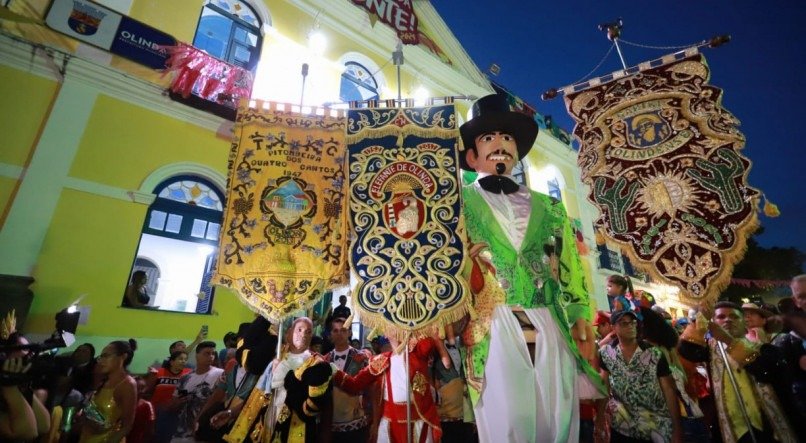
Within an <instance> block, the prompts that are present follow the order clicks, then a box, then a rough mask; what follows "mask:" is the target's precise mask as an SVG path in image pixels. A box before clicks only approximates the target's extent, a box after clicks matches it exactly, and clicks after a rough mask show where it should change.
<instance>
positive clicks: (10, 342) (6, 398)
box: [0, 310, 50, 441]
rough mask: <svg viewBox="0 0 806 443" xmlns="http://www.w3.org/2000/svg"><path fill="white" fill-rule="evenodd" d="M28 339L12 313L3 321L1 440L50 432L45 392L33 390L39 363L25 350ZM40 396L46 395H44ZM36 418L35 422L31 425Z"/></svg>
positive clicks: (0, 329)
mask: <svg viewBox="0 0 806 443" xmlns="http://www.w3.org/2000/svg"><path fill="white" fill-rule="evenodd" d="M28 344H29V343H28V340H27V339H26V338H25V337H24V336H23V335H22V334H20V333H19V332H18V331H17V328H16V317H15V312H14V311H13V310H12V311H11V312H9V313H8V315H7V316H6V317H5V318H3V320H2V322H0V347H1V348H2V350H3V352H0V360H2V367H0V437H2V441H28V440H32V439H35V438H36V437H38V436H40V435H45V434H47V433H48V430H50V413H49V412H48V410H47V408H45V405H44V400H43V398H46V394H43V392H44V391H42V390H38V391H39V392H35V391H34V390H33V389H32V384H33V383H32V382H33V378H34V376H32V375H31V373H29V370H31V369H32V368H33V365H34V363H36V360H35V356H34V359H32V358H31V357H32V356H31V355H30V351H29V350H28V349H27V348H25V346H26V345H28ZM38 394H43V395H42V396H40V395H38ZM31 418H33V422H31Z"/></svg>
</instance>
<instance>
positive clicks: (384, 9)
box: [352, 0, 420, 45]
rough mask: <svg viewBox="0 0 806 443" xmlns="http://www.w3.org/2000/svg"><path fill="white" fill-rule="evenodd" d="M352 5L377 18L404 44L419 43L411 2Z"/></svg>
mask: <svg viewBox="0 0 806 443" xmlns="http://www.w3.org/2000/svg"><path fill="white" fill-rule="evenodd" d="M352 1H353V4H355V5H357V6H359V7H361V8H363V9H365V10H366V11H367V12H368V13H369V14H370V16H374V17H377V18H378V19H379V20H380V21H382V22H383V23H385V24H387V25H389V26H390V27H391V28H392V29H394V30H395V33H397V36H398V38H400V41H402V42H403V43H404V44H407V45H416V44H418V43H420V40H419V37H418V32H417V15H416V14H415V13H414V7H413V6H412V4H411V0H352Z"/></svg>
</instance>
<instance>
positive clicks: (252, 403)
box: [198, 316, 278, 443]
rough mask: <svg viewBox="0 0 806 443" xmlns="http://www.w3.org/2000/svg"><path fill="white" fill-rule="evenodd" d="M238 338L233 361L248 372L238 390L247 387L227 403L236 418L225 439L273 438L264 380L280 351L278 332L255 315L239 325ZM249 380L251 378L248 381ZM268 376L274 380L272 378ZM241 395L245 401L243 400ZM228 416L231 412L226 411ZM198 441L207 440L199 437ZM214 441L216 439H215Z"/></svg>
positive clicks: (238, 442)
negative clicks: (268, 420) (265, 420)
mask: <svg viewBox="0 0 806 443" xmlns="http://www.w3.org/2000/svg"><path fill="white" fill-rule="evenodd" d="M238 337H239V338H238V340H237V344H236V351H235V357H236V359H237V360H234V361H233V363H235V362H236V361H237V363H236V365H237V367H240V368H242V371H246V374H247V375H246V377H245V378H244V380H246V381H244V382H243V383H244V386H243V387H241V386H238V387H237V392H241V393H243V392H244V391H243V389H245V388H248V389H249V391H248V392H246V394H239V395H235V396H234V397H233V400H234V399H237V401H233V402H231V403H228V404H227V406H226V410H227V411H230V413H229V415H232V417H234V418H235V420H234V422H233V424H232V426H231V428H230V429H229V431H228V433H227V434H226V435H224V437H223V440H224V441H226V442H229V443H241V442H246V443H250V442H263V441H266V440H268V439H269V438H270V437H271V434H270V432H271V430H270V429H269V430H267V428H266V426H265V423H264V419H265V416H266V411H267V410H268V409H269V408H268V406H269V404H270V401H271V395H270V394H271V389H270V388H268V387H267V386H266V385H265V383H263V381H264V379H265V378H266V374H267V372H268V371H270V370H271V369H270V368H271V365H270V363H269V362H271V361H273V360H274V357H275V356H276V354H277V340H278V338H277V334H276V331H274V330H273V329H272V325H271V324H270V323H269V321H268V320H266V319H265V318H264V317H262V316H258V317H257V318H255V320H254V321H252V323H243V324H241V327H240V328H238ZM225 378H226V379H228V380H231V381H233V383H232V384H231V389H232V390H233V392H235V391H236V388H235V385H236V384H235V383H234V380H233V379H232V376H231V375H230V376H229V377H227V375H226V374H225ZM247 379H248V380H247ZM269 379H271V378H270V377H269ZM241 396H243V397H245V401H241V400H242V398H241ZM224 414H225V415H226V414H228V413H226V412H225V413H224ZM198 440H199V441H206V440H205V439H203V438H199V439H198ZM212 440H216V441H217V439H215V438H213V439H212Z"/></svg>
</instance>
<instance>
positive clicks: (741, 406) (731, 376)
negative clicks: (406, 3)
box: [716, 341, 758, 443]
mask: <svg viewBox="0 0 806 443" xmlns="http://www.w3.org/2000/svg"><path fill="white" fill-rule="evenodd" d="M716 347H717V348H719V355H720V356H721V357H722V361H723V362H724V363H725V372H727V373H728V378H729V379H730V384H731V386H733V392H734V393H735V394H736V398H738V399H740V400H739V402H738V403H739V409H740V410H741V411H742V418H743V419H744V423H745V425H746V426H747V432H749V433H750V439H751V440H752V441H753V443H756V442H757V441H758V440H756V434H755V433H754V432H753V426H752V425H751V424H750V416H749V415H748V414H747V408H745V406H744V402H742V401H741V398H742V396H741V393H740V392H739V384H738V383H737V382H736V376H735V375H734V374H733V367H731V365H730V362H729V361H728V354H726V353H725V345H724V343H722V342H720V341H717V343H716Z"/></svg>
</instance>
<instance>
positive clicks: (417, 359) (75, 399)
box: [0, 275, 806, 443]
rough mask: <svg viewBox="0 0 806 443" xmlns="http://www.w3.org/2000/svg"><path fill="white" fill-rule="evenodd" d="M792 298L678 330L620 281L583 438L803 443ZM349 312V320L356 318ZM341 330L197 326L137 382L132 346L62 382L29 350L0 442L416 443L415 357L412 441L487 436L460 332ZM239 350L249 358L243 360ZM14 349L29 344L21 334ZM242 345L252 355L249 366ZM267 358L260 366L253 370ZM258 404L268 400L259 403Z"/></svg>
mask: <svg viewBox="0 0 806 443" xmlns="http://www.w3.org/2000/svg"><path fill="white" fill-rule="evenodd" d="M791 288H792V297H791V302H792V303H791V305H790V304H789V303H788V302H789V301H790V300H787V301H783V302H782V303H780V305H781V307H782V308H784V311H783V312H782V311H781V310H779V309H778V307H777V306H772V305H766V304H753V303H745V304H744V305H741V306H740V305H737V304H733V303H731V302H725V301H720V302H717V303H716V304H715V305H713V306H702V307H700V308H699V309H692V310H691V311H690V312H689V315H688V316H687V317H685V318H681V319H672V318H671V316H670V315H669V314H668V313H667V312H666V311H664V310H663V309H660V308H659V307H658V306H657V305H654V304H653V303H652V302H651V301H647V300H646V299H643V298H641V297H640V296H635V295H633V294H634V293H635V292H634V291H632V290H631V287H630V282H629V279H627V278H625V277H621V276H611V278H610V279H609V281H608V298H609V301H610V302H611V308H612V309H611V310H609V311H598V312H597V314H596V316H595V318H594V321H593V326H594V328H595V332H594V334H595V336H596V344H597V348H598V352H597V353H596V356H595V357H594V358H592V359H591V364H592V365H593V366H594V367H595V368H597V370H599V372H600V374H601V375H602V378H603V380H604V382H605V384H606V386H607V388H608V396H607V397H606V398H604V399H599V400H593V401H589V400H581V401H580V404H579V410H580V415H579V417H580V430H581V431H580V441H585V442H594V441H596V442H603V441H613V442H635V441H653V442H655V441H685V442H718V441H725V442H734V441H735V442H750V441H756V442H773V441H778V442H795V441H800V440H802V438H803V436H806V428H804V425H805V424H806V408H805V407H804V405H806V396H805V395H804V394H805V393H806V341H804V338H803V337H806V331H804V329H806V275H802V276H798V277H795V278H794V279H793V280H792V284H791ZM340 314H342V315H344V314H346V315H348V316H349V315H350V312H349V309H348V310H347V311H346V312H340ZM347 321H348V320H347V319H345V318H342V317H335V318H334V317H333V316H331V317H330V318H328V320H327V323H326V329H325V330H324V331H323V332H325V333H324V334H323V336H324V337H319V340H314V338H315V336H314V335H313V330H314V324H313V322H312V321H311V320H310V319H308V318H307V317H300V318H297V319H296V320H294V321H293V323H292V324H291V326H290V328H289V330H288V331H287V333H286V334H285V336H284V340H283V343H284V344H283V346H282V348H281V349H282V351H281V354H280V355H279V356H276V355H274V354H275V353H274V352H273V351H271V349H272V348H275V349H276V344H277V337H276V336H275V335H273V334H272V333H271V332H269V330H270V328H269V324H268V322H266V321H265V320H263V319H261V322H260V327H258V328H257V332H252V337H251V339H250V337H249V334H250V332H249V329H250V327H251V328H252V329H255V326H254V325H250V324H248V323H247V324H243V325H241V327H240V329H239V332H238V333H227V334H226V335H225V337H224V342H225V343H226V346H225V347H224V348H223V349H220V350H218V351H217V346H216V343H215V342H213V341H209V340H207V339H206V338H207V337H206V331H204V330H203V331H200V332H199V335H198V336H197V337H196V339H195V340H194V341H193V342H192V343H190V344H189V345H186V344H185V343H184V342H183V341H177V342H175V343H173V344H171V346H170V348H169V349H168V352H169V356H168V358H166V359H165V360H164V361H163V362H162V364H161V365H159V366H158V367H154V368H150V369H149V371H148V372H147V373H145V374H140V375H134V374H131V373H130V372H129V371H128V366H129V364H130V363H131V361H132V358H133V356H134V354H135V352H136V350H137V343H136V341H135V340H134V339H130V340H128V341H113V342H111V343H109V344H108V345H107V346H105V347H104V348H103V349H102V350H101V352H100V353H99V354H97V355H96V350H95V348H94V347H93V346H92V345H91V344H88V343H85V344H82V345H80V346H78V347H76V349H75V350H74V351H73V352H72V354H69V355H68V356H65V357H63V358H64V359H65V361H64V362H63V363H62V364H60V365H58V367H60V368H62V369H60V373H59V375H58V376H57V377H43V378H31V377H25V375H26V373H27V371H28V370H29V366H30V364H26V363H25V358H24V357H25V352H26V351H25V350H19V351H15V352H11V353H7V355H6V356H5V359H4V360H3V366H2V374H3V377H2V380H3V383H2V386H1V387H0V398H1V399H2V403H1V404H2V409H0V438H2V440H3V441H36V440H37V439H39V441H62V442H71V441H73V442H75V441H78V442H117V441H122V440H123V439H124V438H125V441H127V442H130V443H132V442H133V443H137V442H180V443H182V442H195V441H228V442H235V441H238V442H240V441H255V442H257V441H281V442H285V441H306V442H313V441H332V442H364V441H369V442H374V441H392V442H400V441H406V432H407V430H406V426H405V423H406V422H407V420H406V418H407V413H406V410H405V408H406V406H405V405H406V402H405V398H406V396H407V394H406V386H407V383H406V378H405V374H406V371H405V366H404V364H405V362H404V358H403V356H404V355H405V354H406V352H408V355H407V358H408V364H409V371H408V374H409V380H408V389H409V393H410V395H411V397H410V410H409V412H408V417H409V419H410V420H411V422H412V423H414V426H413V427H412V428H410V432H412V434H413V441H418V442H420V441H423V442H437V441H443V442H463V443H469V442H473V441H479V436H478V432H477V429H476V425H475V423H474V417H473V410H472V408H471V407H470V406H469V402H468V400H467V386H466V383H465V372H464V364H463V358H462V356H461V355H460V349H461V347H462V343H461V338H460V337H451V338H450V339H449V338H444V339H442V338H439V337H438V336H436V335H435V336H434V337H426V338H421V339H419V340H414V339H412V340H410V341H409V342H408V343H401V342H399V341H398V340H396V339H395V338H394V337H390V339H386V338H384V337H376V338H374V339H373V340H372V341H371V342H370V343H369V344H368V346H366V347H360V346H359V343H358V341H357V340H352V337H351V328H350V325H349V324H347V323H346V322H347ZM256 322H257V320H256ZM243 339H245V340H246V342H247V344H246V345H243V342H244V340H243ZM250 340H251V342H250ZM267 340H268V342H266V341H267ZM239 341H241V342H242V346H243V347H244V349H240V350H238V349H236V343H238V342H239ZM260 342H266V344H265V345H261V344H259V343H260ZM314 342H317V343H318V345H313V343H314ZM4 343H5V347H8V345H9V344H14V345H25V344H27V341H26V340H25V338H24V337H23V336H22V335H20V334H19V333H17V332H13V333H12V334H10V335H9V336H8V337H4ZM260 346H264V348H260ZM245 349H249V350H250V351H252V354H253V357H250V358H249V359H247V358H245V357H244V355H245V354H247V352H244V351H245ZM258 354H260V355H261V356H262V360H260V362H259V363H257V364H255V362H256V361H258V360H256V359H255V356H257V355H258ZM267 354H269V355H267ZM222 357H223V358H222ZM64 368H66V369H67V370H66V371H65V370H63V369H64ZM267 393H268V394H271V395H269V396H266V394H267ZM255 394H258V395H255ZM253 396H255V397H258V398H269V399H268V400H266V401H263V402H260V403H258V404H257V406H255V404H254V402H252V403H250V401H251V398H250V397H253ZM57 407H58V408H57ZM56 409H58V410H59V412H58V415H59V417H60V418H59V421H58V422H55V421H54V420H53V418H56V415H57V413H56ZM68 410H69V411H71V413H70V414H67V413H65V411H68ZM51 415H53V417H51ZM52 426H57V427H58V429H55V430H54V429H51V427H52ZM266 433H270V434H269V435H267V434H266ZM295 433H296V434H295ZM294 435H297V436H302V439H297V440H295V439H294V438H293V437H294Z"/></svg>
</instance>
